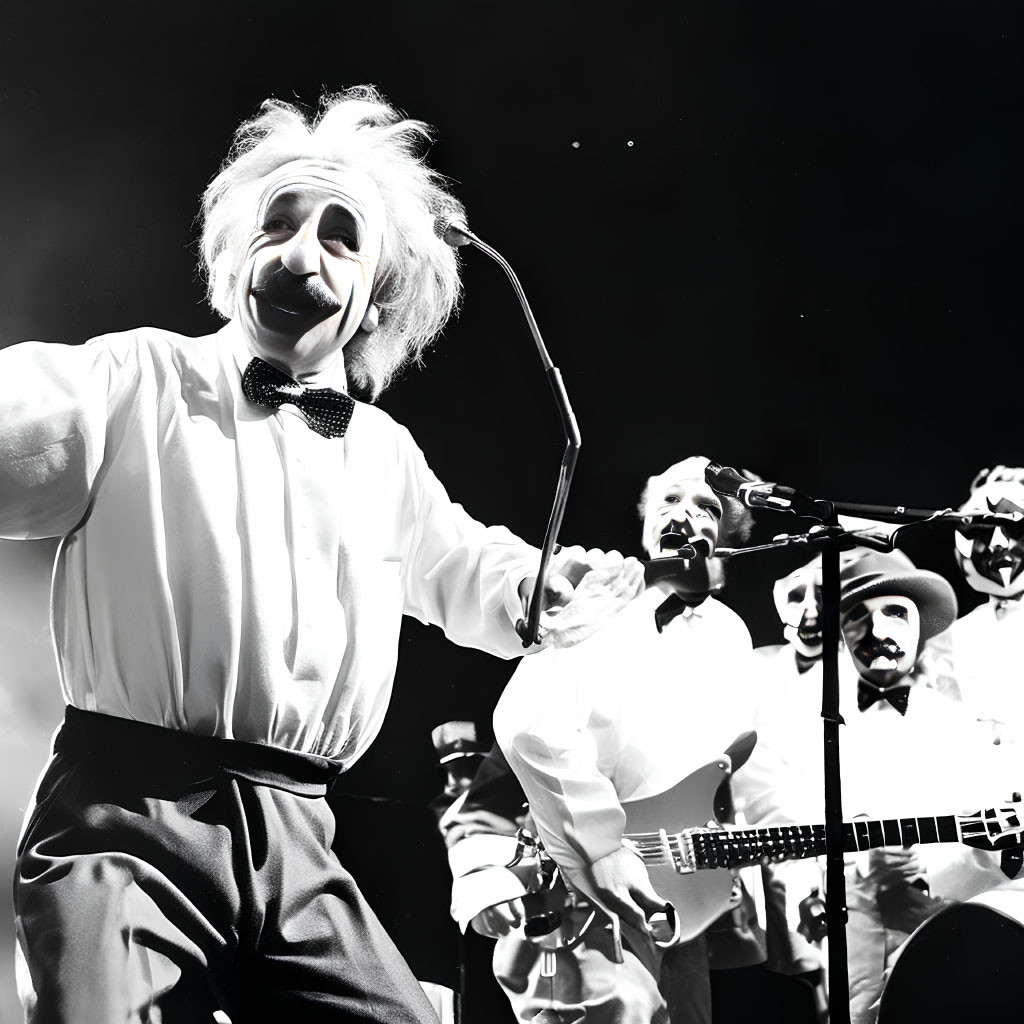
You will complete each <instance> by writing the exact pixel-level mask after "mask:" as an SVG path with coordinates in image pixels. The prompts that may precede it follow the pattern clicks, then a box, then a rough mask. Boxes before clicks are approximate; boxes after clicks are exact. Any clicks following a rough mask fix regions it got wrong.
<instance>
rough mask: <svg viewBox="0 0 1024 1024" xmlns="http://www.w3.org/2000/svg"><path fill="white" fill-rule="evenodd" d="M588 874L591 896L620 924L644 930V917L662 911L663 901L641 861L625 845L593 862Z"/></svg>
mask: <svg viewBox="0 0 1024 1024" xmlns="http://www.w3.org/2000/svg"><path fill="white" fill-rule="evenodd" d="M589 874H590V881H591V884H592V886H593V889H594V895H595V896H596V897H597V898H598V899H599V900H600V901H601V903H602V904H603V905H604V907H605V908H606V909H607V910H610V911H612V912H613V913H615V914H618V916H619V917H620V918H621V919H622V922H623V924H627V925H630V926H632V927H633V928H636V929H638V930H639V931H642V932H643V931H647V930H648V926H647V922H648V919H649V918H650V917H651V916H652V915H653V914H657V913H661V912H662V911H664V910H665V907H666V901H665V900H663V899H662V898H661V897H660V896H659V895H658V894H657V892H656V891H655V889H654V886H653V885H651V880H650V878H649V876H648V874H647V868H646V867H645V866H644V862H643V861H642V860H641V859H640V858H639V857H638V856H637V855H636V854H635V853H633V851H632V850H630V849H628V848H627V847H625V846H624V847H622V849H620V850H614V851H613V852H612V853H609V854H607V855H606V856H604V857H602V858H601V859H600V860H596V861H594V863H593V864H591V865H590V872H589Z"/></svg>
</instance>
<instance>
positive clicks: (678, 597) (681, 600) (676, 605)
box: [654, 593, 707, 633]
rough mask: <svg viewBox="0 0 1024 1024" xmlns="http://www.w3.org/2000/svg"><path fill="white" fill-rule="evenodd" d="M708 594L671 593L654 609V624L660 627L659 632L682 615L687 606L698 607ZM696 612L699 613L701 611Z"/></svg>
mask: <svg viewBox="0 0 1024 1024" xmlns="http://www.w3.org/2000/svg"><path fill="white" fill-rule="evenodd" d="M706 597H707V594H701V595H699V596H697V595H693V596H686V597H684V596H683V595H682V594H680V593H674V594H669V595H668V597H666V598H665V600H664V601H662V602H661V604H659V605H658V607H657V608H655V609H654V624H655V626H657V627H658V632H659V633H660V632H662V630H664V628H665V627H666V626H667V625H668V624H669V623H670V622H671V621H672V620H673V619H674V618H675V617H676V616H677V615H682V613H683V612H685V611H686V609H687V608H689V609H691V611H692V610H693V609H695V608H697V606H698V605H700V604H703V602H704V599H705V598H706ZM694 614H697V615H699V614H700V613H699V612H695V613H694Z"/></svg>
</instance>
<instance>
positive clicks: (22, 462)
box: [0, 88, 640, 1024]
mask: <svg viewBox="0 0 1024 1024" xmlns="http://www.w3.org/2000/svg"><path fill="white" fill-rule="evenodd" d="M428 138H429V136H428V133H427V130H426V128H425V126H423V125H422V124H421V123H419V122H415V121H409V120H402V119H401V118H400V115H399V114H398V113H397V112H396V111H394V110H393V109H392V108H390V107H389V106H387V105H386V104H385V103H384V102H383V100H382V99H381V98H380V96H379V95H378V94H377V93H376V92H375V91H374V90H372V89H370V88H359V89H355V90H351V91H350V92H348V93H347V94H343V95H341V96H338V97H334V98H331V99H329V100H325V102H324V104H323V108H322V111H321V113H320V115H319V116H318V117H317V118H315V119H314V120H313V121H312V122H307V121H306V120H305V119H304V118H303V117H302V116H301V115H300V114H299V112H298V111H297V110H295V109H294V108H291V107H289V106H287V105H285V104H281V103H268V104H267V105H265V107H264V109H263V111H262V113H261V114H260V115H259V116H258V117H256V118H255V119H254V120H253V121H252V122H250V123H248V124H245V125H243V126H242V127H241V128H240V129H239V132H238V134H237V137H236V140H235V146H234V149H233V151H232V154H231V158H230V159H229V161H228V162H227V163H226V164H225V165H224V167H223V169H222V170H221V172H220V173H219V174H218V175H217V176H216V177H215V178H214V179H213V181H212V183H211V184H210V186H209V188H208V189H207V192H206V196H205V201H204V217H205V221H204V229H203V256H204V262H205V266H206V269H207V271H208V276H209V288H210V298H211V301H212V304H213V306H214V308H215V309H217V310H218V311H219V312H220V313H222V314H223V315H224V316H225V317H226V318H228V320H229V322H228V323H227V325H226V326H225V327H224V328H223V329H222V330H220V331H219V332H218V333H216V334H215V335H213V336H211V337H205V338H185V337H181V336H179V335H176V334H172V333H169V332H167V331H162V330H157V329H154V328H141V329H138V330H133V331H127V332H124V333H120V334H111V335H106V336H103V337H100V338H96V339H94V340H93V341H91V342H89V343H88V344H86V345H84V346H81V347H68V346H62V345H53V344H37V343H32V344H24V345H16V346H14V347H11V348H8V349H7V350H5V351H4V352H3V353H2V355H0V415H2V417H3V419H2V422H3V432H2V437H0V535H2V536H4V537H9V538H36V537H62V538H63V539H62V542H61V545H60V548H59V552H58V555H57V561H56V567H55V571H54V583H53V631H54V641H55V646H56V650H57V655H58V659H59V666H60V673H61V681H62V686H63V690H64V695H65V698H66V700H67V705H68V707H67V714H66V718H65V721H64V724H63V725H62V727H61V729H60V731H59V732H58V734H57V736H56V738H55V742H54V756H53V758H52V760H51V762H50V764H49V766H48V768H47V770H46V772H45V774H44V776H43V778H42V780H41V782H40V785H39V788H38V792H37V794H36V801H35V805H34V807H33V808H31V810H30V812H29V815H28V819H27V822H26V827H25V829H24V831H23V834H22V837H21V842H20V845H19V859H18V864H17V875H16V880H15V902H16V910H17V919H18V938H19V942H20V946H21V949H22V951H23V954H24V957H25V960H26V964H27V970H26V971H25V972H24V977H25V979H26V980H27V982H28V984H27V986H26V991H25V993H24V994H25V998H26V1002H27V1008H28V1014H29V1019H30V1020H34V1021H47V1022H67V1024H81V1022H85V1021H96V1022H100V1021H102V1022H104V1024H106V1022H112V1021H141V1020H155V1019H157V1018H159V1019H161V1020H163V1021H179V1020H186V1019H187V1020H200V1019H208V1018H209V1016H210V1015H211V1014H212V1012H213V1011H214V1010H216V1009H217V1008H218V1007H219V1008H221V1009H223V1010H225V1011H227V1013H228V1014H229V1015H230V1016H231V1017H233V1018H234V1019H236V1020H249V1019H280V1020H285V1019H288V1020H291V1019H301V1020H303V1021H310V1022H312V1021H319V1020H340V1019H345V1020H368V1021H369V1020H372V1021H382V1022H383V1021H388V1022H397V1021H420V1020H430V1019H433V1014H432V1011H431V1010H430V1008H429V1006H428V1005H427V1004H426V1002H425V1000H424V999H423V996H422V993H421V992H420V991H419V989H418V988H417V986H416V984H415V981H414V980H413V978H412V976H411V974H410V973H409V971H408V969H407V968H406V966H405V965H404V963H403V962H402V961H401V958H400V957H399V956H398V954H397V952H396V951H395V949H394V947H393V945H392V944H391V942H390V940H389V939H388V938H387V936H386V935H385V934H384V933H383V931H382V929H381V927H380V925H379V924H378V923H377V922H376V920H375V919H374V918H373V916H372V914H370V913H369V911H368V909H367V908H366V905H365V903H364V901H363V899H362V897H361V896H360V894H359V892H358V890H357V889H356V887H355V886H354V884H353V883H352V880H351V878H350V876H349V875H348V874H347V873H346V872H345V871H344V869H343V868H342V867H341V866H340V865H339V864H338V862H337V860H336V859H335V858H334V856H333V855H332V854H331V852H330V844H331V837H332V834H333V832H334V829H335V823H334V821H333V818H332V817H331V815H330V813H329V810H328V808H327V805H326V802H325V801H324V800H323V799H322V798H323V796H324V794H325V792H326V790H327V787H328V786H329V784H330V782H331V780H332V778H334V777H335V775H336V774H337V773H338V772H339V771H342V770H344V769H346V768H348V767H349V766H350V765H352V764H353V763H354V762H355V761H357V760H358V759H359V757H360V755H361V754H362V753H363V752H364V751H365V750H366V748H367V746H368V745H369V744H370V743H371V742H372V740H373V738H374V737H375V736H376V734H377V733H378V731H379V729H380V726H381V722H382V719H383V717H384V713H385V711H386V709H387V705H388V701H389V697H390V692H391V687H392V680H393V676H394V672H395V663H396V655H397V641H398V631H399V623H400V619H401V616H402V614H403V613H405V614H409V615H413V616H416V617H417V618H419V619H421V620H422V621H424V622H428V623H433V624H435V625H438V626H440V627H441V628H442V629H443V630H444V631H445V632H446V634H447V635H448V636H449V637H450V638H451V639H452V640H454V641H455V642H457V643H460V644H465V645H471V646H474V647H478V648H481V649H483V650H486V651H489V652H491V653H493V654H495V655H498V656H500V657H506V658H510V657H515V656H517V655H519V654H521V653H522V645H521V642H520V639H519V637H518V636H517V634H516V632H515V629H514V623H515V622H516V620H517V619H519V618H521V617H522V616H523V614H524V595H525V594H526V593H527V591H528V590H529V587H530V585H531V581H530V580H529V577H530V575H531V574H532V573H535V572H536V566H537V553H536V551H534V550H533V549H531V548H530V547H528V546H527V545H525V544H524V543H522V542H521V541H520V540H518V539H517V538H516V537H514V536H512V535H511V534H510V533H508V532H507V531H506V530H504V529H503V528H500V527H484V526H482V525H481V524H480V523H478V522H476V521H475V520H473V519H472V518H470V516H469V515H468V514H467V513H466V512H465V511H464V510H463V509H462V508H461V506H459V505H456V504H453V503H452V502H451V500H450V499H449V498H448V496H447V494H446V493H445V490H444V489H443V487H442V486H441V484H440V483H439V482H438V481H437V479H436V478H435V477H434V475H433V474H432V473H431V471H430V470H429V468H428V467H427V464H426V462H425V460H424V458H423V455H422V453H421V452H420V451H419V449H418V448H417V447H416V445H415V444H414V443H413V441H412V439H411V437H410V435H409V433H408V432H407V431H406V430H405V429H404V428H403V427H401V426H399V425H398V424H396V423H395V422H393V421H392V420H391V419H390V418H389V417H388V416H387V415H386V414H385V413H383V412H381V411H380V410H379V409H377V408H376V407H374V406H373V405H370V404H365V403H362V402H356V401H354V400H353V398H352V397H350V394H349V392H350V390H351V389H354V388H358V389H359V390H360V393H361V394H363V395H364V396H367V397H369V398H370V399H371V400H372V399H373V398H375V397H376V396H377V395H379V394H380V392H381V391H382V389H383V388H384V387H386V386H387V384H388V382H389V381H390V380H391V379H392V378H393V377H394V375H395V374H396V373H397V372H398V371H399V370H400V369H401V368H402V367H403V366H404V365H406V364H407V363H408V362H409V361H410V360H416V359H418V357H419V355H420V353H421V352H422V350H423V348H424V347H425V346H426V345H427V344H428V343H429V342H430V341H431V339H432V338H433V337H434V336H435V335H436V334H437V332H438V331H439V330H440V328H441V326H442V325H443V324H444V322H445V320H446V318H447V316H448V315H449V313H450V311H451V309H452V308H453V305H454V303H455V301H456V299H457V296H458V294H459V278H458V273H457V267H456V262H455V256H454V253H453V252H452V250H451V249H450V248H449V247H448V246H447V245H445V244H444V243H443V242H442V241H440V240H439V239H437V238H435V237H434V234H433V230H432V224H433V219H434V216H435V215H436V214H438V213H439V212H441V211H442V210H444V209H451V208H452V206H453V204H454V200H452V198H451V197H450V196H448V195H447V194H446V192H445V191H444V190H443V188H442V187H441V185H440V179H439V177H438V176H437V175H436V174H435V173H434V172H433V171H431V170H430V169H428V168H427V167H426V166H425V164H424V163H423V161H422V159H421V158H420V157H419V156H418V150H419V147H420V144H421V143H423V142H424V141H425V140H426V139H428ZM579 554H580V553H579V552H578V551H576V552H572V551H570V553H569V555H568V557H565V556H563V561H562V563H561V566H560V571H561V572H563V573H564V574H565V576H564V577H563V578H560V579H558V580H556V581H555V587H554V589H555V590H558V591H560V592H561V593H562V594H563V595H565V594H567V593H568V592H569V591H571V586H572V583H574V582H578V581H579V580H580V577H581V576H582V575H583V571H584V569H585V567H586V561H585V559H584V560H581V559H579V558H577V555H579ZM593 561H594V562H595V563H599V564H600V568H601V572H600V573H599V574H590V577H589V582H588V583H587V589H588V593H592V594H595V593H596V594H600V595H602V596H603V598H604V603H605V606H607V607H613V608H614V606H615V602H616V600H625V599H627V598H629V597H631V596H632V595H633V593H634V592H635V591H636V589H637V588H638V587H639V585H640V568H639V566H638V565H637V564H635V563H631V564H627V565H624V563H623V560H622V559H621V557H620V556H615V555H614V554H613V555H610V556H608V557H607V558H605V557H604V556H601V555H600V553H595V554H594V555H593ZM341 827H344V822H342V823H341Z"/></svg>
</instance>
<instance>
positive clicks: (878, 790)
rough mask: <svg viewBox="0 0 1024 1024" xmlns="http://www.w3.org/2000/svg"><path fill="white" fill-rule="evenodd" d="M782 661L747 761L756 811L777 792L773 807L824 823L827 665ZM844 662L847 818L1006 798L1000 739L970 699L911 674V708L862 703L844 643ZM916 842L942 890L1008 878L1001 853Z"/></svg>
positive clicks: (975, 805)
mask: <svg viewBox="0 0 1024 1024" xmlns="http://www.w3.org/2000/svg"><path fill="white" fill-rule="evenodd" d="M765 663H766V664H767V663H768V659H765ZM777 664H778V669H779V673H778V675H777V676H776V677H775V678H771V677H770V676H769V675H768V674H767V673H766V676H765V678H764V688H763V690H762V700H761V704H760V708H759V711H758V717H757V733H758V749H757V750H756V751H755V753H754V756H753V757H752V758H751V760H750V762H749V763H748V765H747V767H746V768H745V773H746V777H747V781H748V783H749V786H748V812H749V813H750V814H751V816H752V817H754V818H757V817H758V816H759V813H760V812H761V810H762V808H761V806H760V801H761V800H768V799H770V801H771V804H772V806H773V807H775V808H777V807H780V806H781V807H783V808H784V809H785V815H786V817H787V818H788V819H790V820H791V821H796V822H798V823H800V824H816V823H822V822H824V810H825V809H824V763H823V762H824V758H823V741H822V720H821V679H822V667H821V665H820V663H819V664H818V665H815V666H814V667H813V668H811V669H810V670H809V671H807V672H805V673H803V674H800V675H798V674H797V673H796V671H795V670H794V669H793V668H792V667H791V665H792V663H791V662H790V663H789V665H787V664H786V663H785V662H784V661H783V659H781V658H780V659H779V660H778V663H777ZM839 670H840V671H839V710H840V713H841V714H842V716H843V719H844V722H845V725H844V726H843V727H842V728H841V729H840V730H839V748H840V758H841V762H842V803H843V818H844V819H845V820H846V821H849V820H851V819H853V818H856V817H868V818H907V817H927V816H932V815H945V814H957V813H960V812H962V811H973V810H978V809H979V808H981V807H989V806H998V805H999V804H1001V803H1004V802H1005V801H1006V800H1007V798H1008V796H1009V794H1008V793H1004V792H1003V790H1002V782H1001V780H1000V778H999V775H998V773H997V771H996V760H995V759H994V757H993V748H992V745H991V743H988V742H986V740H985V737H984V736H983V734H982V731H981V730H980V729H979V728H978V726H977V722H976V721H975V720H974V718H973V716H971V715H970V714H969V713H968V712H967V710H966V708H965V707H964V706H963V705H961V704H960V703H958V702H956V701H954V700H951V699H950V698H949V697H947V696H945V695H944V694H942V693H940V692H938V691H937V690H935V689H933V688H932V687H931V686H929V685H926V682H925V680H923V679H921V678H920V677H919V676H909V677H908V678H907V680H906V682H908V683H910V684H911V691H910V696H909V701H908V704H907V712H906V715H900V713H899V712H898V711H897V710H896V709H895V708H893V707H892V705H890V704H889V702H888V701H885V700H880V701H878V702H876V703H875V704H872V705H871V706H870V707H868V708H866V709H865V710H864V711H859V710H858V708H857V672H856V670H855V668H854V666H853V664H852V662H851V660H850V656H849V654H847V653H845V652H842V653H841V654H840V662H839ZM761 758H765V759H766V760H765V761H764V762H762V760H761ZM762 764H765V765H767V766H768V767H764V768H763V767H762ZM916 849H917V852H918V855H919V857H920V860H921V863H922V865H923V867H924V868H925V870H926V872H927V874H928V879H929V883H930V885H931V889H932V892H933V893H934V894H935V895H937V896H943V897H947V898H951V899H965V898H966V897H967V896H969V895H972V894H973V893H974V892H980V891H981V890H982V889H986V888H991V887H992V886H993V885H997V884H999V885H1001V884H1004V883H1006V882H1007V881H1008V880H1007V879H1006V877H1005V875H1002V874H1001V873H1000V871H999V867H998V863H997V858H996V856H995V855H993V854H989V853H983V852H980V851H975V850H972V849H971V848H969V847H966V846H962V845H960V844H957V843H942V844H933V845H923V846H919V847H917V848H916ZM865 856H866V855H865ZM861 859H863V858H861ZM865 863H866V861H865Z"/></svg>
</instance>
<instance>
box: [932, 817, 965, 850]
mask: <svg viewBox="0 0 1024 1024" xmlns="http://www.w3.org/2000/svg"><path fill="white" fill-rule="evenodd" d="M935 824H936V825H937V826H938V833H939V842H940V843H956V842H959V840H960V836H959V834H958V833H957V830H956V818H955V817H953V815H952V814H944V815H943V816H942V817H941V818H936V819H935Z"/></svg>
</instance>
